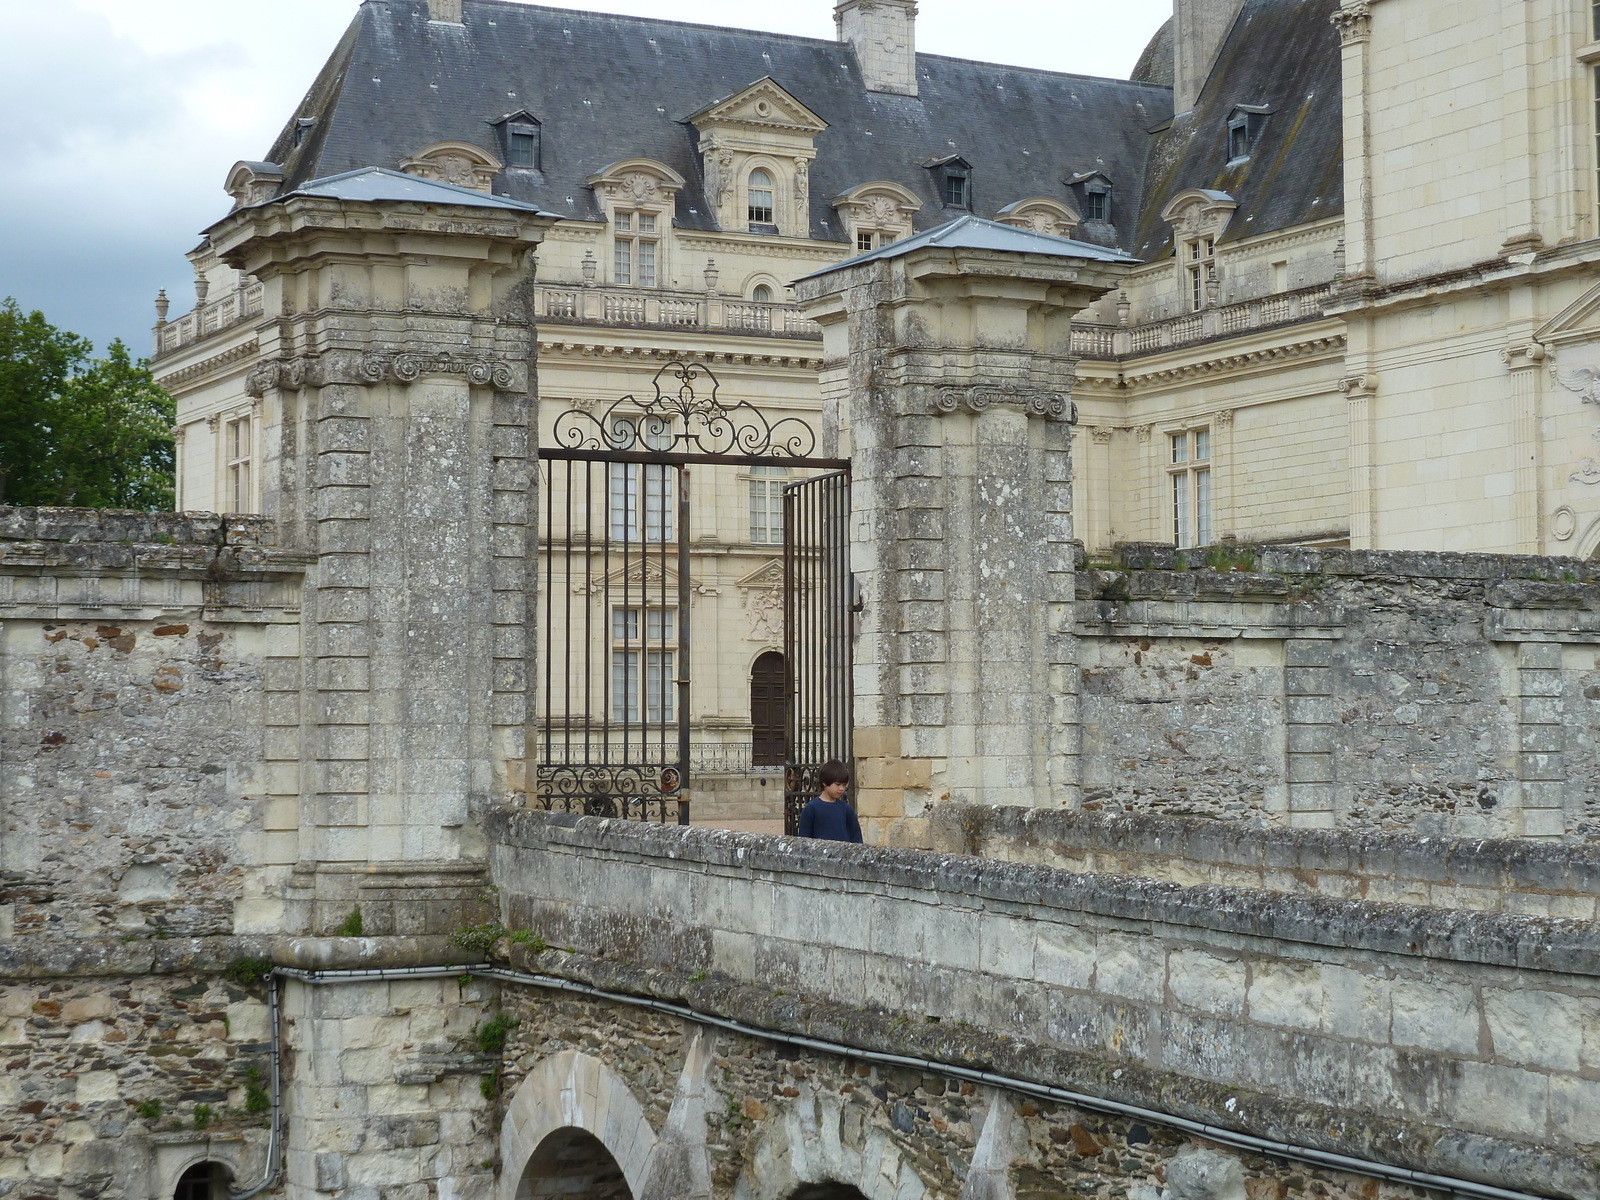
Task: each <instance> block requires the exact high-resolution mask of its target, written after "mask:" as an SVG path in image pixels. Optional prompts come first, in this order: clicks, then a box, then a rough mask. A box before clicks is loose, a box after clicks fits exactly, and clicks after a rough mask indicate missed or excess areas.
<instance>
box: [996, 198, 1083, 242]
mask: <svg viewBox="0 0 1600 1200" xmlns="http://www.w3.org/2000/svg"><path fill="white" fill-rule="evenodd" d="M994 219H995V220H996V221H999V222H1000V223H1001V224H1002V225H1015V226H1016V227H1017V228H1018V229H1029V230H1032V231H1033V232H1034V233H1047V234H1050V235H1052V236H1054V237H1064V238H1069V237H1072V236H1073V235H1074V234H1075V233H1077V231H1078V226H1079V225H1081V224H1083V218H1082V217H1080V216H1079V215H1078V212H1077V210H1076V209H1074V208H1072V207H1071V206H1069V205H1066V204H1063V203H1061V201H1059V200H1052V199H1050V197H1048V196H1034V197H1032V198H1031V199H1028V200H1018V201H1017V202H1016V203H1015V204H1008V205H1006V206H1005V207H1004V208H1002V209H1001V210H1000V211H999V212H998V213H996V214H995V218H994Z"/></svg>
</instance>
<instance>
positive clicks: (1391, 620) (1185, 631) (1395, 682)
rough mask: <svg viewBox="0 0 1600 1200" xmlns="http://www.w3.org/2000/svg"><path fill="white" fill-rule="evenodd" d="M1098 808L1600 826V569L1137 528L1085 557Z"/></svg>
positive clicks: (1445, 832)
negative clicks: (1223, 543)
mask: <svg viewBox="0 0 1600 1200" xmlns="http://www.w3.org/2000/svg"><path fill="white" fill-rule="evenodd" d="M1076 631H1077V633H1078V636H1079V638H1080V664H1081V669H1082V685H1081V698H1080V717H1081V721H1082V728H1083V782H1084V789H1083V797H1084V807H1085V808H1088V809H1090V810H1091V811H1093V810H1100V811H1106V812H1154V813H1164V814H1169V815H1174V816H1204V817H1215V818H1221V819H1227V820H1242V821H1246V822H1250V823H1254V824H1260V825H1280V824H1289V825H1297V826H1302V827H1323V828H1327V827H1337V828H1340V829H1346V830H1371V831H1383V830H1388V831H1404V832H1408V833H1413V834H1425V835H1430V836H1441V835H1442V836H1457V837H1462V836H1465V837H1507V836H1511V837H1518V836H1530V837H1542V838H1569V839H1586V838H1592V837H1594V836H1595V835H1596V833H1597V831H1600V824H1597V813H1600V807H1597V806H1600V570H1597V569H1596V567H1595V566H1594V565H1593V564H1585V563H1580V562H1577V561H1575V560H1569V559H1542V558H1514V557H1509V556H1499V555H1461V554H1434V553H1423V552H1372V551H1362V552H1357V551H1332V550H1330V551H1321V552H1318V551H1315V550H1307V549H1303V548H1299V547H1242V546H1241V547H1226V548H1222V549H1215V550H1211V551H1201V552H1193V553H1189V554H1185V553H1184V552H1182V551H1177V550H1174V549H1173V548H1171V547H1169V546H1146V545H1139V546H1125V547H1121V548H1120V550H1119V553H1118V555H1117V557H1116V558H1115V559H1114V560H1112V561H1111V562H1109V563H1104V564H1097V565H1090V564H1085V566H1084V569H1083V570H1082V571H1081V572H1080V575H1079V588H1078V601H1077V609H1076Z"/></svg>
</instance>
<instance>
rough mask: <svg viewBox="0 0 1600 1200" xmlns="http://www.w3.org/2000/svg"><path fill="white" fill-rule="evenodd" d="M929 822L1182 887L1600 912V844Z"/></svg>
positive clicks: (967, 836)
mask: <svg viewBox="0 0 1600 1200" xmlns="http://www.w3.org/2000/svg"><path fill="white" fill-rule="evenodd" d="M932 830H933V845H934V847H935V848H936V849H938V850H941V851H944V852H946V853H956V854H970V855H974V856H976V857H978V858H987V859H994V860H997V861H1000V862H1018V863H1031V864H1033V865H1036V866H1043V867H1054V868H1057V869H1059V870H1064V871H1076V872H1083V873H1090V874H1107V875H1135V876H1139V877H1141V878H1145V879H1162V880H1167V881H1169V882H1171V883H1177V884H1182V885H1184V886H1185V887H1192V886H1199V885H1203V884H1221V885H1223V886H1225V887H1235V888H1261V889H1266V890H1268V891H1274V892H1282V893H1284V894H1286V895H1297V896H1330V897H1334V898H1336V899H1341V900H1369V901H1373V902H1376V903H1396V904H1415V905H1421V906H1424V907H1428V908H1446V909H1469V910H1473V911H1488V912H1507V913H1520V914H1523V915H1526V916H1536V917H1570V918H1573V919H1575V920H1583V921H1592V920H1595V919H1596V915H1597V913H1600V846H1595V845H1593V844H1587V845H1562V844H1552V843H1548V842H1534V841H1529V840H1527V839H1522V838H1503V839H1499V840H1470V839H1454V838H1418V837H1414V836H1411V835H1409V834H1402V833H1346V832H1344V831H1342V830H1331V829H1278V828H1270V827H1269V828H1260V827H1257V826H1253V825H1249V824H1243V823H1239V822H1226V821H1212V820H1205V819H1202V818H1193V817H1165V816H1160V815H1158V814H1153V813H1125V814H1108V813H1101V812H1083V811H1081V810H1079V811H1064V810H1051V809H1033V808H1017V807H980V806H976V805H946V806H944V807H941V808H939V809H937V810H936V811H935V812H934V813H933V819H932Z"/></svg>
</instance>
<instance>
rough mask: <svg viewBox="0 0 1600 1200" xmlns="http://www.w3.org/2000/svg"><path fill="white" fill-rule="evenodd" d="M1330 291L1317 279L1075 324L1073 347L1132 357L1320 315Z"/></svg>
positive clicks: (1089, 354)
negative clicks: (1189, 307) (1222, 300)
mask: <svg viewBox="0 0 1600 1200" xmlns="http://www.w3.org/2000/svg"><path fill="white" fill-rule="evenodd" d="M1333 293H1334V286H1333V285H1332V284H1318V285H1317V286H1315V287H1308V288H1300V289H1298V290H1296V291H1292V292H1280V293H1277V294H1276V295H1272V296H1262V297H1260V298H1258V299H1255V300H1240V301H1238V302H1237V303H1234V304H1223V305H1219V306H1217V307H1216V308H1207V309H1203V310H1202V311H1200V312H1195V313H1184V314H1183V315H1182V316H1178V317H1167V318H1163V319H1161V320H1157V321H1145V322H1143V323H1141V324H1138V325H1132V326H1127V327H1119V326H1115V325H1090V324H1080V325H1077V326H1076V327H1075V328H1074V329H1073V331H1072V352H1073V353H1074V354H1076V355H1078V356H1079V357H1080V358H1088V359H1102V360H1111V359H1122V358H1133V357H1137V356H1139V355H1144V354H1159V353H1160V352H1161V351H1163V350H1170V349H1172V348H1174V347H1177V346H1188V345H1193V344H1194V343H1196V342H1205V341H1210V340H1211V339H1213V338H1219V337H1235V336H1238V335H1240V334H1245V333H1250V332H1252V331H1253V330H1257V329H1271V328H1274V327H1275V326H1279V325H1293V324H1295V323H1297V322H1299V321H1312V320H1316V319H1318V318H1320V317H1321V316H1322V306H1323V305H1324V304H1325V303H1326V302H1327V301H1328V299H1329V298H1330V297H1331V296H1332V295H1333Z"/></svg>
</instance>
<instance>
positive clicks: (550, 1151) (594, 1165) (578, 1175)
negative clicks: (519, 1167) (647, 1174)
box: [517, 1126, 633, 1200]
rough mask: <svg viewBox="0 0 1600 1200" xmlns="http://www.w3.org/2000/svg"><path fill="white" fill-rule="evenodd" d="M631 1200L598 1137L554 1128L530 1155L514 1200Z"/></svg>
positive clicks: (608, 1153)
mask: <svg viewBox="0 0 1600 1200" xmlns="http://www.w3.org/2000/svg"><path fill="white" fill-rule="evenodd" d="M547 1196H551V1197H553V1196H559V1197H561V1200H633V1193H632V1192H631V1191H629V1190H628V1181H627V1180H626V1179H624V1178H623V1176H622V1168H621V1167H620V1166H618V1165H617V1160H616V1159H615V1158H613V1157H612V1156H611V1151H609V1150H607V1149H606V1148H605V1145H604V1144H603V1143H602V1142H601V1141H600V1139H599V1138H597V1137H595V1136H594V1135H593V1134H591V1133H588V1132H586V1131H584V1130H582V1129H574V1128H572V1127H571V1126H568V1127H566V1128H564V1129H558V1130H556V1131H555V1132H554V1133H552V1134H551V1135H550V1136H549V1137H547V1138H545V1139H544V1141H542V1142H540V1143H539V1148H538V1149H537V1150H535V1151H534V1152H533V1157H532V1158H530V1159H529V1160H528V1166H527V1169H526V1170H524V1171H523V1172H522V1179H521V1181H520V1182H519V1183H518V1184H517V1200H542V1198H543V1197H547Z"/></svg>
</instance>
